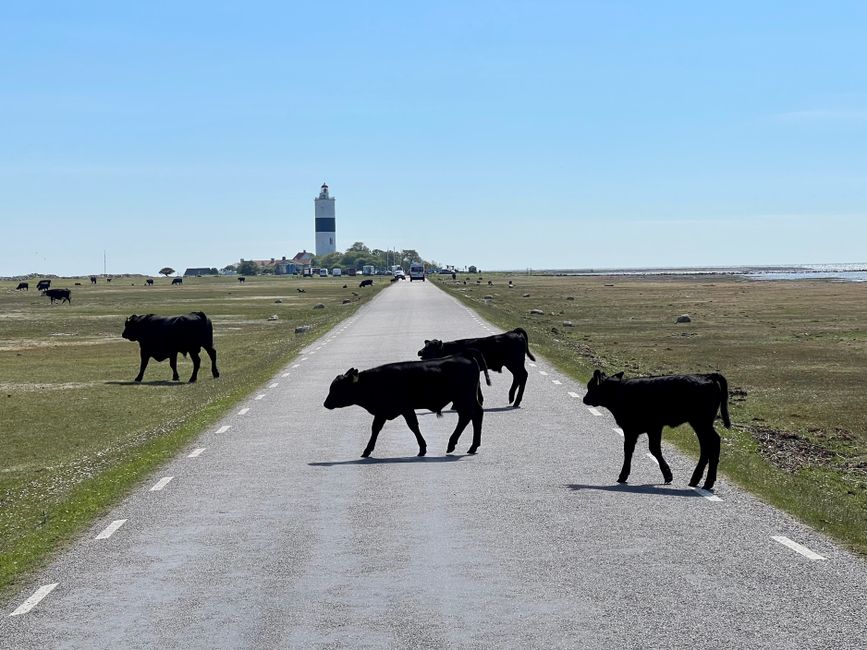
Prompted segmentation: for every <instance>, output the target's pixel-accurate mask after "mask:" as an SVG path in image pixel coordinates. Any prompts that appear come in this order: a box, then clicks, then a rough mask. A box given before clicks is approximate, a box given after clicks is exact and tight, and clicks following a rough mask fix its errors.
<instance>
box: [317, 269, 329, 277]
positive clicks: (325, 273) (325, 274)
mask: <svg viewBox="0 0 867 650" xmlns="http://www.w3.org/2000/svg"><path fill="white" fill-rule="evenodd" d="M319 277H320V278H327V277H328V269H319Z"/></svg>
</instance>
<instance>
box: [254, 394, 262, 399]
mask: <svg viewBox="0 0 867 650" xmlns="http://www.w3.org/2000/svg"><path fill="white" fill-rule="evenodd" d="M263 397H265V393H259V394H258V395H256V397H254V398H253V399H262V398H263Z"/></svg>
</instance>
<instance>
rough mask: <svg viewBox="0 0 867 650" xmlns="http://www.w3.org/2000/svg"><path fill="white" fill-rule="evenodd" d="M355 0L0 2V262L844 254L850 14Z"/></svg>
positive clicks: (802, 9) (81, 267) (805, 5)
mask: <svg viewBox="0 0 867 650" xmlns="http://www.w3.org/2000/svg"><path fill="white" fill-rule="evenodd" d="M366 4H367V3H358V2H349V3H344V2H330V3H325V4H322V3H303V4H302V3H286V2H274V3H262V2H244V3H240V2H239V3H219V2H213V1H211V2H201V3H199V2H186V3H176V2H148V3H117V2H104V3H96V2H89V3H87V2H82V3H66V2H58V3H28V2H21V3H15V2H4V3H3V4H2V6H0V44H2V45H0V51H2V53H3V56H2V57H0V222H2V225H0V275H12V274H19V273H28V272H34V271H38V272H46V273H58V274H73V273H75V274H79V273H91V272H100V271H101V270H102V259H103V250H106V251H107V256H108V270H109V271H110V272H115V273H120V272H142V273H155V272H156V271H157V270H158V269H159V268H160V267H162V266H165V265H169V266H173V267H174V268H177V269H183V268H185V267H187V266H223V265H225V264H227V263H230V262H233V261H237V260H238V259H239V258H241V257H244V258H265V257H272V256H280V255H289V256H291V255H294V254H295V253H296V252H297V251H299V250H301V249H304V248H306V249H307V250H311V249H313V248H314V234H313V198H314V197H315V196H316V194H317V193H318V188H319V186H320V185H321V183H322V182H323V181H324V180H326V181H327V182H328V184H329V185H330V187H331V191H332V194H333V195H334V196H336V197H337V202H336V208H337V243H338V247H339V248H340V249H344V248H347V247H348V246H350V245H351V244H352V243H353V242H354V241H363V242H365V243H367V244H368V245H370V246H372V247H378V248H389V247H397V248H415V249H417V250H419V251H420V252H421V253H422V254H423V255H424V256H425V257H426V258H428V259H434V260H437V261H439V262H442V263H446V264H456V265H460V266H463V265H467V264H475V265H477V266H480V267H481V268H483V269H516V268H526V267H532V268H576V267H595V268H600V267H642V266H667V267H670V266H693V265H738V264H786V263H821V262H867V251H865V242H867V182H865V181H867V66H865V65H864V61H867V38H864V34H865V33H867V3H863V2H832V3H819V2H756V1H753V2H726V3H697V2H666V1H664V0H656V1H654V2H637V1H636V2H604V1H598V2H434V3H431V2H427V3H415V2H400V3H385V2H380V3H371V5H370V6H366ZM711 4H714V5H716V6H714V7H710V6H709V5H711Z"/></svg>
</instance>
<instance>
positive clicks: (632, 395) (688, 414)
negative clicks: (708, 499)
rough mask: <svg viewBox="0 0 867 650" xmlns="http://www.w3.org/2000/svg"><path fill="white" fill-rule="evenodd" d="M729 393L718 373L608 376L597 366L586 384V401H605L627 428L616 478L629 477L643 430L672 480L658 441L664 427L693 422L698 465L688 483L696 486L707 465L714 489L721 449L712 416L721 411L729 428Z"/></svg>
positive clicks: (706, 486)
mask: <svg viewBox="0 0 867 650" xmlns="http://www.w3.org/2000/svg"><path fill="white" fill-rule="evenodd" d="M728 398H729V389H728V382H727V381H726V378H725V377H723V376H722V375H721V374H719V373H711V374H707V375H668V376H663V377H644V378H639V379H623V373H622V372H618V373H617V374H616V375H614V376H613V377H607V376H606V375H605V373H603V372H601V371H599V370H596V371H595V372H594V373H593V378H592V379H591V380H590V382H589V383H588V384H587V394H586V395H585V396H584V403H585V404H587V405H588V406H604V407H605V408H607V409H608V410H609V411H611V414H612V415H613V416H614V419H615V420H616V421H617V424H618V425H619V426H620V428H621V429H623V468H622V469H621V470H620V476H619V477H618V478H617V482H618V483H626V479H627V478H629V470H630V464H631V461H632V452H633V450H634V449H635V442H636V440H638V436H639V435H641V434H642V433H647V437H648V446H649V448H650V453H651V454H652V455H653V457H654V458H655V459H656V460H657V462H658V463H659V469H661V470H662V476H663V478H664V479H665V482H666V483H671V479H672V474H671V469H670V468H669V466H668V463H666V462H665V459H664V458H663V457H662V448H661V446H660V442H661V440H662V428H663V427H666V426H668V427H676V426H680V425H681V424H683V423H684V422H689V425H690V426H691V427H692V428H693V431H695V435H696V436H698V443H699V446H700V452H699V459H698V464H697V465H696V466H695V471H694V472H693V473H692V478H691V479H690V480H689V484H690V486H691V487H696V486H697V485H698V483H699V481H701V477H702V474H704V468H705V466H706V465H707V466H708V470H707V478H705V481H704V486H703V487H704V489H705V490H711V489H713V484H714V482H715V481H716V470H717V465H718V464H719V448H720V438H719V434H718V433H717V432H716V430H714V428H713V421H714V419H715V418H716V414H717V411H719V412H720V415H722V421H723V424H724V425H725V427H726V429H730V428H731V426H732V423H731V421H730V420H729V408H728Z"/></svg>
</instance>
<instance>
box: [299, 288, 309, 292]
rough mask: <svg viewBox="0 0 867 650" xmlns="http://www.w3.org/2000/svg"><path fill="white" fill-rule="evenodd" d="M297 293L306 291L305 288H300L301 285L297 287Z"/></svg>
mask: <svg viewBox="0 0 867 650" xmlns="http://www.w3.org/2000/svg"><path fill="white" fill-rule="evenodd" d="M298 293H307V290H306V289H302V288H301V287H298Z"/></svg>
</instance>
